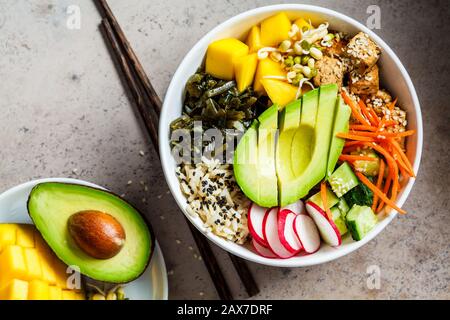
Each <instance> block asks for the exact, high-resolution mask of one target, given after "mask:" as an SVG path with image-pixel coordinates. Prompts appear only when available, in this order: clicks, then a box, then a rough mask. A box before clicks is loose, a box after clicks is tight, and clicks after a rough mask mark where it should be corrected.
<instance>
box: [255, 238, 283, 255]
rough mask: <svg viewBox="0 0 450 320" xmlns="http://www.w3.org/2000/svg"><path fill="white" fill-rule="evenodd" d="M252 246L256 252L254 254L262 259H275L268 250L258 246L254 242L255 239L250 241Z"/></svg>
mask: <svg viewBox="0 0 450 320" xmlns="http://www.w3.org/2000/svg"><path fill="white" fill-rule="evenodd" d="M252 246H253V249H254V250H255V251H256V253H257V254H259V255H260V256H262V257H264V258H269V259H275V258H276V257H277V256H276V255H274V254H273V252H272V251H270V249H268V248H266V247H263V246H262V245H260V244H259V243H258V242H257V241H256V240H255V238H253V239H252Z"/></svg>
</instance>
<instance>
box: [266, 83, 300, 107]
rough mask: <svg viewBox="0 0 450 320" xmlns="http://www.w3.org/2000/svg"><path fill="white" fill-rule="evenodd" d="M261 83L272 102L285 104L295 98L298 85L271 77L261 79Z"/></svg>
mask: <svg viewBox="0 0 450 320" xmlns="http://www.w3.org/2000/svg"><path fill="white" fill-rule="evenodd" d="M261 82H262V84H263V86H264V89H265V90H266V92H267V95H268V96H269V98H270V100H272V102H273V103H276V104H279V105H280V106H283V107H284V106H285V105H287V104H288V103H289V102H291V101H293V100H295V98H296V95H297V90H298V87H296V86H293V85H291V84H289V83H287V82H284V81H280V80H272V79H263V80H262V81H261Z"/></svg>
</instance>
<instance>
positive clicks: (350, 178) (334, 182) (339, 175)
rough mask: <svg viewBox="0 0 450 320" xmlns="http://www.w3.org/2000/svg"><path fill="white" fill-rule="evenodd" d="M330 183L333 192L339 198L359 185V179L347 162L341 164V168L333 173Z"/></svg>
mask: <svg viewBox="0 0 450 320" xmlns="http://www.w3.org/2000/svg"><path fill="white" fill-rule="evenodd" d="M328 182H329V183H330V186H331V189H333V192H334V193H335V194H336V196H338V197H339V198H340V197H342V196H343V195H344V194H346V193H347V192H349V191H350V190H351V189H353V188H354V187H356V186H357V185H358V184H359V181H358V178H357V177H356V175H355V174H354V173H353V170H352V168H350V165H349V164H348V163H347V162H344V163H343V164H341V166H340V167H339V168H337V169H336V170H335V171H334V172H333V174H332V175H331V176H330V179H329V180H328Z"/></svg>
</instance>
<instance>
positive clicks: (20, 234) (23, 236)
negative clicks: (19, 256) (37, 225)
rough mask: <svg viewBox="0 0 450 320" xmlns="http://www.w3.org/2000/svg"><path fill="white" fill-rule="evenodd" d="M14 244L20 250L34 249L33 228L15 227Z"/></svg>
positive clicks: (27, 226)
mask: <svg viewBox="0 0 450 320" xmlns="http://www.w3.org/2000/svg"><path fill="white" fill-rule="evenodd" d="M16 236H17V239H16V244H17V245H18V246H21V247H22V248H34V227H33V226H32V225H29V224H20V225H18V226H17V235H16Z"/></svg>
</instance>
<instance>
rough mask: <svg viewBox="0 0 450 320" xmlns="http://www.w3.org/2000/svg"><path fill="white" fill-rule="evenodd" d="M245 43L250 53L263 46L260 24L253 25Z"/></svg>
mask: <svg viewBox="0 0 450 320" xmlns="http://www.w3.org/2000/svg"><path fill="white" fill-rule="evenodd" d="M245 44H246V45H247V46H248V50H249V52H250V53H255V52H258V50H259V49H261V48H262V47H263V45H262V43H261V29H260V28H259V27H258V26H253V27H252V28H251V29H250V32H249V33H248V36H247V40H246V41H245Z"/></svg>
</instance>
